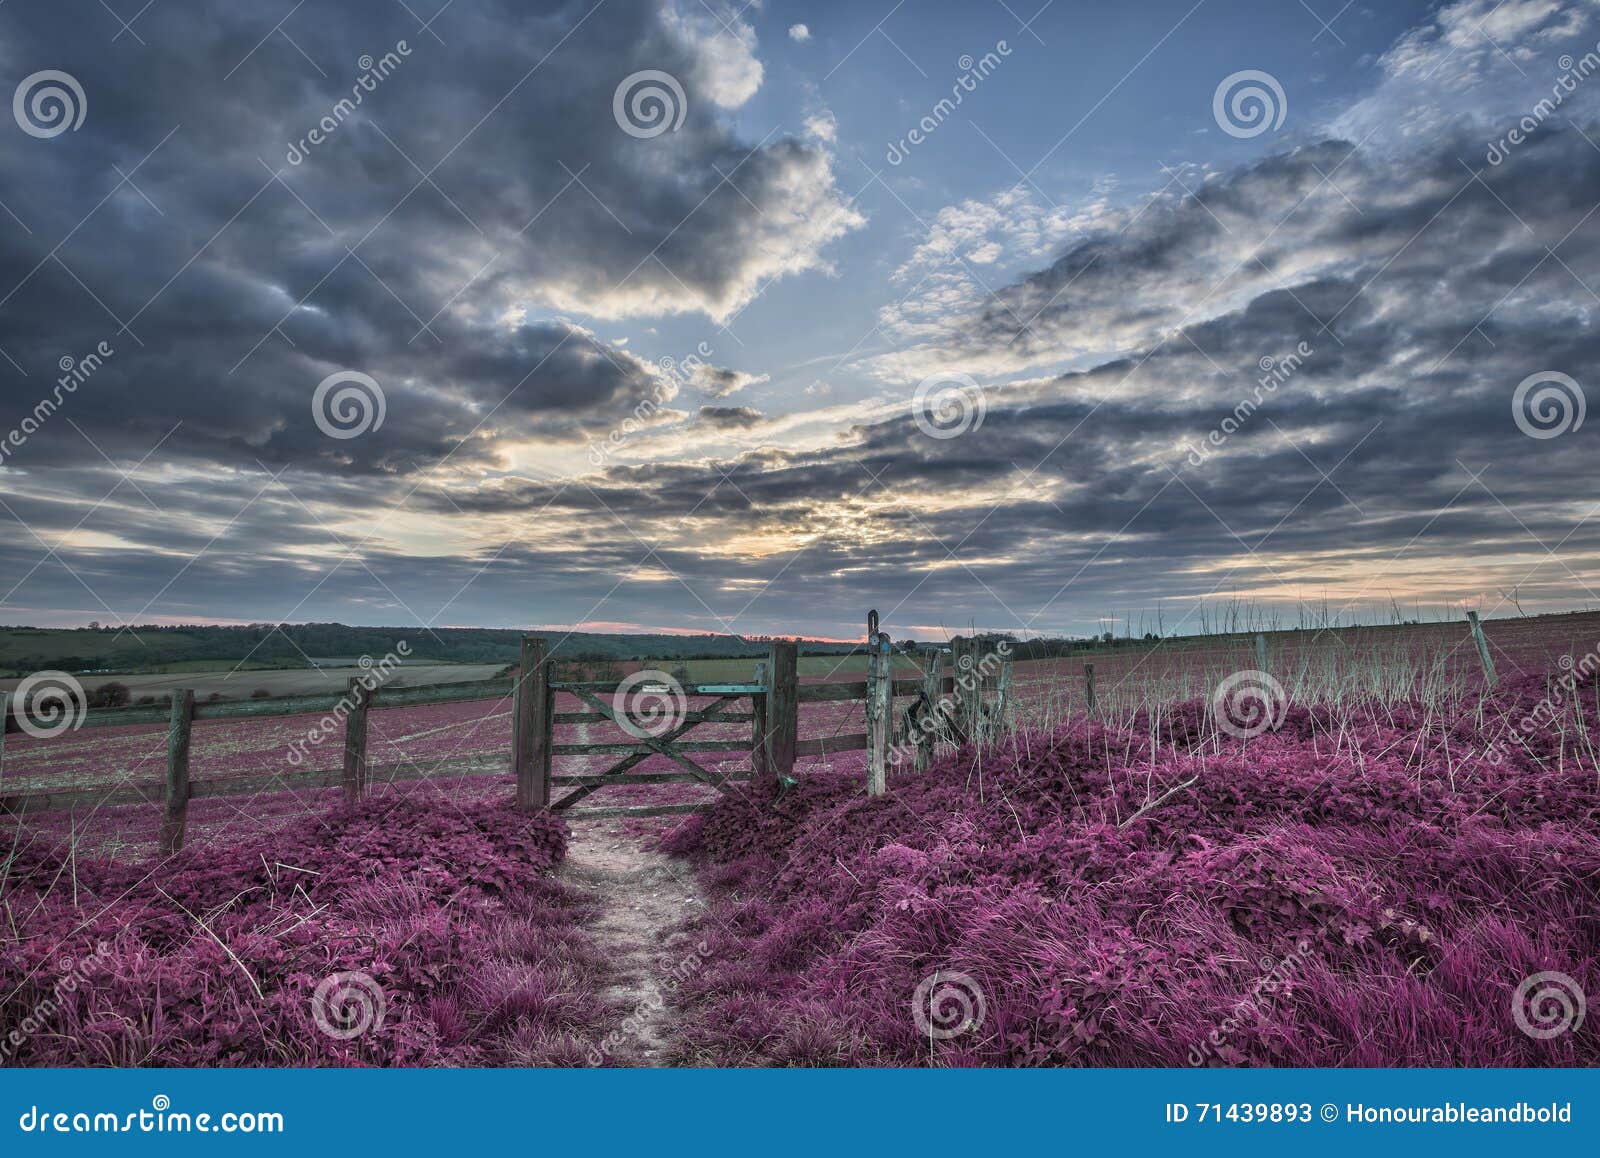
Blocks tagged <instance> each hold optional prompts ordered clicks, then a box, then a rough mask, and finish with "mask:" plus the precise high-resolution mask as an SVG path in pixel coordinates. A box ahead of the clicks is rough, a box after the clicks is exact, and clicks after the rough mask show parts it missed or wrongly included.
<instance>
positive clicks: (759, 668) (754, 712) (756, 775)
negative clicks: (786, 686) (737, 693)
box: [750, 660, 770, 780]
mask: <svg viewBox="0 0 1600 1158" xmlns="http://www.w3.org/2000/svg"><path fill="white" fill-rule="evenodd" d="M768 670H769V665H768V664H767V663H766V661H765V660H763V661H762V662H761V663H758V664H756V678H755V679H754V680H752V681H751V682H752V683H758V684H760V685H761V686H762V687H767V686H769V685H768V682H767V681H768V676H767V672H768ZM750 717H751V723H750V775H751V778H752V779H755V780H760V779H763V778H765V777H766V776H767V775H768V773H769V771H770V769H769V766H768V764H767V693H766V692H754V693H752V694H751V696H750Z"/></svg>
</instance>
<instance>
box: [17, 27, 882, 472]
mask: <svg viewBox="0 0 1600 1158" xmlns="http://www.w3.org/2000/svg"><path fill="white" fill-rule="evenodd" d="M282 17H283V14H282V13H279V12H273V13H267V12H265V11H262V12H256V11H255V10H253V9H250V8H248V7H244V8H240V7H237V6H233V5H221V4H216V5H209V6H206V7H205V8H203V9H202V10H201V11H199V12H196V11H195V10H194V9H193V8H192V7H188V8H177V7H172V6H166V5H158V6H156V7H155V8H152V9H151V10H149V11H148V12H146V13H145V14H143V16H142V18H141V19H140V21H139V23H138V29H139V40H137V41H136V40H135V39H134V38H133V37H131V36H122V37H119V38H118V39H117V40H116V41H113V40H112V37H111V36H110V35H109V34H108V35H105V36H100V35H88V34H85V32H84V30H83V28H82V27H81V24H82V19H83V18H82V17H81V16H80V15H79V14H77V13H76V12H75V11H72V10H69V9H67V8H62V7H51V6H32V7H25V6H17V7H14V8H10V9H8V10H6V11H4V12H0V21H3V22H4V25H5V31H4V48H3V50H0V53H3V55H0V65H3V66H4V69H5V79H6V81H7V83H8V85H9V84H14V83H16V82H18V81H20V80H21V79H22V78H23V77H24V76H25V75H28V74H30V73H32V72H35V71H38V70H40V69H43V68H54V69H61V70H64V71H66V72H69V73H71V74H72V75H73V76H75V77H77V78H78V79H79V80H80V82H81V83H82V85H83V87H84V90H85V93H86V95H87V100H88V113H87V116H86V118H85V122H84V124H83V127H82V128H81V129H80V130H78V131H76V132H69V133H65V134H63V135H60V136H58V137H54V138H51V139H47V140H41V139H37V138H34V137H31V136H28V135H26V134H24V133H22V132H20V131H7V132H5V133H0V171H3V172H4V173H5V177H6V181H5V198H4V200H5V203H6V206H7V208H8V209H9V211H10V213H11V214H15V220H13V219H12V218H11V217H10V216H9V215H7V216H6V217H5V220H4V222H3V225H4V228H5V230H6V233H5V245H4V248H3V249H0V296H3V299H4V300H3V304H0V349H4V350H5V352H6V354H7V355H8V356H9V357H10V358H13V359H15V361H16V363H17V364H18V366H19V367H20V369H19V370H16V371H14V370H13V368H12V367H11V366H10V365H8V364H4V363H0V389H3V394H0V397H3V398H4V399H5V402H6V404H7V408H8V409H9V410H14V411H16V412H17V413H19V414H20V413H22V412H25V411H26V410H27V409H30V408H31V407H32V406H33V404H34V402H35V401H36V400H37V398H38V397H39V396H40V394H41V392H44V391H47V390H49V389H50V382H51V380H52V379H53V378H54V377H56V376H57V374H58V373H59V371H58V370H57V369H56V366H57V364H58V362H59V361H60V360H61V359H63V358H69V357H70V358H74V359H81V358H82V357H83V356H84V355H86V354H88V353H89V352H90V351H93V350H94V349H96V347H97V345H98V344H99V343H100V342H102V341H104V342H107V343H108V344H109V346H110V347H111V348H112V349H113V350H114V355H113V356H111V357H109V358H107V359H105V365H104V366H103V367H101V368H99V369H98V370H97V371H96V373H95V376H94V379H93V381H92V382H89V383H86V384H84V385H83V387H82V389H81V390H80V391H79V395H78V397H79V398H80V399H81V400H82V402H81V404H80V405H77V406H76V407H75V408H74V411H73V413H74V417H75V420H76V421H77V422H78V423H79V425H80V426H82V428H83V430H84V432H85V434H87V435H88V436H89V437H90V438H92V439H93V441H94V442H95V443H97V444H98V445H100V446H101V447H102V448H104V449H105V450H106V451H107V453H109V454H110V455H111V456H112V457H114V458H118V459H122V458H124V456H126V457H128V458H132V459H136V458H137V457H139V456H140V455H142V454H143V453H144V452H145V451H146V450H147V449H148V448H149V446H150V445H151V444H152V443H153V442H154V441H155V439H156V438H159V437H160V436H161V435H162V434H163V433H164V432H165V431H167V430H168V429H169V428H170V427H171V425H172V424H173V422H175V421H177V420H179V419H181V420H182V423H183V425H182V427H181V428H180V429H179V431H178V432H177V433H175V434H174V435H172V436H171V437H170V438H169V439H168V441H167V442H166V443H165V445H164V449H163V453H164V455H166V456H168V457H172V458H180V459H181V458H187V459H190V460H194V461H215V462H219V463H224V464H227V465H230V466H242V465H249V464H252V463H253V462H255V461H260V462H263V463H266V464H268V465H270V466H274V467H277V466H280V465H283V464H287V463H291V462H292V463H296V464H300V465H314V464H316V463H318V462H320V463H322V464H323V465H324V466H325V467H329V468H354V469H357V470H361V471H380V472H405V471H410V470H413V469H415V465H416V464H418V463H423V464H425V463H428V462H433V461H438V460H439V459H441V458H443V457H444V456H446V455H450V456H451V457H452V459H454V460H458V461H461V462H473V461H492V460H493V458H494V451H495V445H496V443H497V442H498V441H499V440H500V439H502V438H507V437H518V436H521V437H527V436H533V435H537V436H541V437H556V438H567V439H577V438H580V437H582V435H583V434H585V433H586V432H594V431H602V430H605V429H607V428H609V427H610V426H612V425H614V424H615V423H616V422H617V421H618V420H619V419H620V418H621V416H622V415H623V414H625V413H627V412H628V411H629V410H631V408H632V407H633V406H634V405H635V404H636V403H637V402H638V400H639V399H640V398H641V397H644V396H647V395H652V394H655V393H656V392H657V388H658V385H657V383H656V381H655V378H656V374H655V371H654V370H653V369H652V368H651V367H649V366H648V365H647V364H645V363H643V362H641V361H640V360H639V359H637V358H635V357H633V356H631V355H628V354H626V353H624V352H621V351H619V350H616V349H614V348H609V347H608V346H607V345H606V344H604V343H602V342H599V341H597V340H596V339H595V338H594V337H593V336H592V334H590V333H589V332H588V331H586V330H583V329H580V328H578V327H576V326H574V325H572V324H569V323H565V322H558V321H548V320H533V319H530V320H529V321H527V322H526V323H525V324H522V325H520V326H513V325H508V323H507V321H506V319H507V317H508V316H515V313H516V312H517V311H520V310H522V309H524V308H526V307H531V308H535V309H537V308H540V307H543V308H554V309H558V310H562V309H565V310H573V311H580V312H582V313H585V314H588V315H591V316H620V315H627V314H632V313H637V312H639V311H641V310H648V311H650V312H652V313H659V312H663V311H667V310H702V311H705V312H708V313H712V314H716V313H720V312H724V311H726V310H729V309H732V308H736V307H737V306H738V305H740V304H742V303H743V302H744V301H745V300H747V298H748V296H749V295H750V293H752V292H753V291H754V288H755V286H756V285H757V284H759V283H760V282H761V281H762V280H765V279H769V278H771V277H775V276H778V275H780V274H781V273H783V272H786V271H792V270H799V269H804V268H807V267H808V266H810V265H811V264H813V263H814V262H815V261H816V260H817V255H816V251H817V249H818V247H819V246H820V245H821V244H822V243H823V242H825V241H826V240H827V239H829V238H831V237H834V236H837V235H838V234H840V233H842V232H844V231H845V230H847V229H848V228H850V227H852V225H853V224H854V223H855V222H856V221H857V220H858V219H857V218H856V217H855V215H854V214H853V213H851V212H850V211H849V210H847V209H844V208H843V207H842V205H841V204H840V203H839V202H838V199H837V198H836V196H835V194H834V192H833V186H832V175H831V165H830V160H829V158H828V157H827V156H826V155H825V154H823V153H821V152H819V151H817V150H816V149H813V148H811V147H810V146H806V145H802V144H799V143H797V142H794V141H792V140H789V139H787V138H784V137H783V136H781V135H776V136H773V137H771V138H770V139H769V140H767V141H766V142H765V143H763V144H760V145H754V144H753V143H751V142H747V141H744V140H742V139H740V138H739V137H737V136H735V135H734V134H733V133H732V132H731V131H730V130H729V129H728V128H727V127H726V122H725V120H724V118H722V117H721V116H720V115H719V113H718V111H717V106H718V103H719V102H721V103H722V104H725V105H731V104H736V103H738V102H739V101H740V100H742V99H743V98H744V97H745V96H747V95H748V90H750V89H752V87H753V86H752V83H751V73H750V71H749V70H750V69H751V68H752V67H754V68H755V69H756V70H757V71H756V73H755V74H754V75H755V76H756V77H758V76H759V66H757V65H754V62H753V59H752V58H751V57H750V56H749V52H748V48H747V46H744V45H743V44H742V42H740V41H739V40H738V39H737V38H735V37H733V36H732V35H731V34H729V33H727V32H724V31H723V30H722V28H721V27H720V26H719V25H717V24H716V23H715V22H713V21H711V20H710V18H709V16H705V17H699V16H696V17H693V18H692V19H691V18H681V17H677V16H672V15H669V14H666V13H664V12H663V10H662V9H660V8H659V6H657V5H655V4H650V3H645V2H643V0H607V3H606V4H605V6H604V11H603V13H597V12H596V6H595V5H594V4H592V3H567V4H550V3H545V4H539V5H527V4H520V3H518V4H513V3H498V4H493V3H492V4H487V5H484V4H479V5H473V6H470V7H463V9H461V10H460V11H455V10H452V11H448V12H445V13H442V14H441V15H440V16H439V17H438V19H437V20H436V21H434V22H433V23H432V24H431V25H430V28H431V32H430V31H428V30H424V29H422V28H421V27H419V23H418V21H417V20H415V19H414V18H412V17H411V16H410V15H408V13H407V11H406V9H405V7H404V6H403V5H396V4H393V3H391V2H388V0H372V2H369V3H359V2H358V3H350V4H340V5H335V6H324V7H319V8H316V9H315V10H313V9H311V8H307V9H305V10H302V11H298V12H297V13H295V14H294V15H293V16H291V17H290V18H289V19H288V20H287V21H285V22H284V24H283V26H282V28H281V29H277V30H276V31H275V25H276V24H277V22H278V21H279V20H280V19H282ZM89 18H90V19H92V18H93V16H92V14H91V16H90V17H89ZM434 34H437V37H436V36H435V35H434ZM402 44H403V45H404V48H403V49H402V48H401V47H400V46H401V45H402ZM302 52H303V53H304V56H302ZM307 57H309V58H310V59H309V60H308V59H306V58H307ZM378 61H385V62H386V63H385V64H384V65H383V66H382V67H381V69H380V67H379V65H378ZM363 62H364V63H363ZM642 69H656V70H661V71H664V72H667V73H670V74H672V75H673V76H674V77H675V78H678V80H679V83H680V84H681V86H682V88H683V89H684V93H685V101H686V112H685V118H684V121H683V124H682V126H681V128H680V129H678V131H676V132H670V133H667V134H664V135H662V136H660V137H657V138H654V139H639V138H636V137H634V136H630V135H629V134H627V133H625V132H624V131H623V130H622V129H621V128H620V127H619V125H618V123H617V121H616V119H615V118H614V114H613V107H612V95H613V90H614V89H615V88H616V86H617V84H618V83H619V82H620V81H621V80H622V78H624V77H625V76H627V75H629V74H630V73H632V72H636V71H639V70H642ZM375 71H385V72H387V75H386V76H384V77H383V78H382V79H381V80H376V81H374V80H373V79H372V78H373V76H374V72H375ZM324 74H325V75H324ZM362 77H366V78H367V80H368V85H369V87H367V88H363V87H361V86H360V85H358V84H357V81H358V79H359V78H362ZM353 92H354V93H357V94H358V95H359V96H360V105H359V107H355V106H354V105H347V106H345V107H342V108H341V107H340V106H339V102H341V101H343V100H347V99H349V98H351V97H352V93H353ZM325 118H332V120H331V121H328V122H327V123H324V119H325ZM328 124H331V125H332V126H333V127H332V129H331V131H329V129H328ZM319 125H321V126H322V129H321V131H322V134H323V137H324V139H323V141H322V142H321V143H320V144H315V143H311V142H310V141H309V140H308V134H310V133H311V132H312V130H313V129H316V128H318V126H319ZM8 128H9V126H8ZM125 327H126V328H125ZM346 369H353V370H359V371H361V372H363V373H366V374H369V375H371V376H372V377H373V378H375V379H377V380H378V382H379V383H380V385H381V387H382V389H383V391H384V395H385V401H386V415H385V419H384V423H383V425H382V426H381V427H380V428H377V429H375V430H373V431H372V432H371V433H370V434H368V435H366V436H363V437H362V438H360V439H357V440H350V441H343V442H341V441H336V440H329V439H328V438H327V437H326V436H324V435H323V434H322V433H321V432H320V431H319V430H318V428H317V427H316V425H315V424H314V422H313V416H312V409H311V404H310V398H311V393H312V391H313V389H314V388H315V387H316V385H317V384H318V383H319V382H320V381H321V380H322V379H323V378H325V377H326V376H327V375H328V374H330V373H333V372H335V371H339V370H346ZM24 373H25V374H26V377H24V376H23V375H24ZM61 426H62V424H61V423H59V422H58V423H53V424H50V426H49V427H48V428H47V429H46V430H44V431H43V432H41V433H40V434H38V435H37V436H36V437H35V439H34V445H33V446H32V447H31V453H32V454H33V456H34V458H35V460H36V461H35V466H36V467H39V466H42V464H43V463H42V460H44V459H46V458H49V459H51V460H52V461H59V460H61V459H65V460H69V461H70V460H74V459H79V460H84V461H98V453H97V452H96V451H94V450H93V449H92V448H91V447H90V446H88V445H87V444H86V442H85V440H84V439H83V438H81V437H79V436H78V435H77V434H75V433H73V432H71V431H70V430H66V429H61Z"/></svg>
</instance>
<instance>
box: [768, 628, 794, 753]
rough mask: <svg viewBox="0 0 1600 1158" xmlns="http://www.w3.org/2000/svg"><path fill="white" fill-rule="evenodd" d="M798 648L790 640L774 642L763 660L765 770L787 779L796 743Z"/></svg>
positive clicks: (776, 640)
mask: <svg viewBox="0 0 1600 1158" xmlns="http://www.w3.org/2000/svg"><path fill="white" fill-rule="evenodd" d="M799 654H800V653H799V645H798V644H796V643H795V642H794V640H792V639H775V640H773V641H772V650H771V652H770V653H769V655H768V657H767V663H768V665H769V666H768V669H767V728H766V749H767V753H766V760H767V771H769V772H770V773H772V775H774V776H787V775H789V774H790V773H791V772H793V771H794V758H795V748H796V747H797V745H798V744H799V742H800V699H799V695H800V665H799Z"/></svg>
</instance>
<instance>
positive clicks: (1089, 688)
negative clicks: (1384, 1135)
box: [1083, 663, 1100, 716]
mask: <svg viewBox="0 0 1600 1158" xmlns="http://www.w3.org/2000/svg"><path fill="white" fill-rule="evenodd" d="M1083 698H1084V701H1085V702H1086V703H1087V704H1088V705H1089V714H1090V715H1091V716H1095V715H1099V713H1100V705H1099V703H1098V702H1097V701H1096V700H1095V696H1094V664H1092V663H1086V664H1084V665H1083Z"/></svg>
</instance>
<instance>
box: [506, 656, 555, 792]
mask: <svg viewBox="0 0 1600 1158" xmlns="http://www.w3.org/2000/svg"><path fill="white" fill-rule="evenodd" d="M554 699H555V695H554V693H553V692H552V691H551V689H550V665H549V661H548V657H547V654H546V651H545V641H544V636H542V635H524V636H523V637H522V660H521V670H520V671H519V672H518V673H517V687H516V694H515V697H514V698H513V700H512V705H511V756H512V767H513V769H514V771H515V773H516V777H517V808H518V810H519V811H521V812H534V811H536V810H538V809H540V808H548V807H550V749H551V741H552V733H553V731H554V728H555V719H554V716H555V713H554V712H553V711H552V704H553V701H554Z"/></svg>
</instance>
